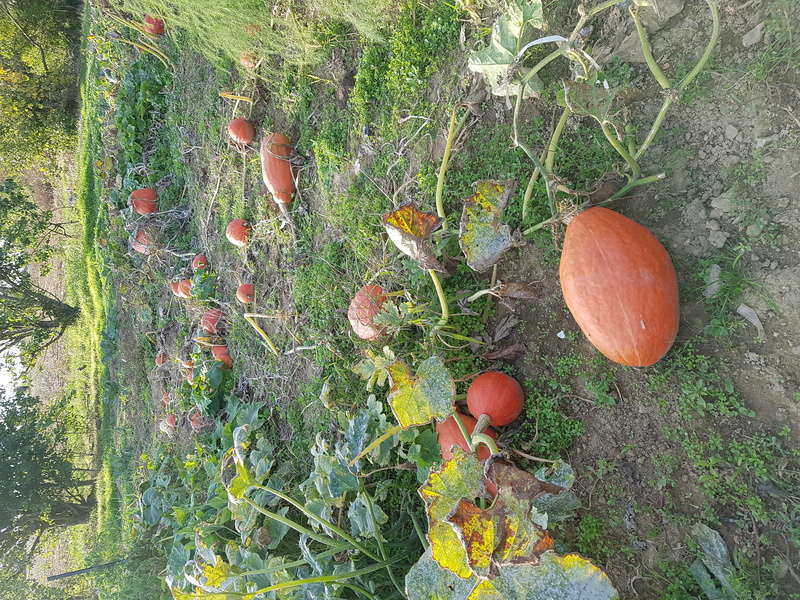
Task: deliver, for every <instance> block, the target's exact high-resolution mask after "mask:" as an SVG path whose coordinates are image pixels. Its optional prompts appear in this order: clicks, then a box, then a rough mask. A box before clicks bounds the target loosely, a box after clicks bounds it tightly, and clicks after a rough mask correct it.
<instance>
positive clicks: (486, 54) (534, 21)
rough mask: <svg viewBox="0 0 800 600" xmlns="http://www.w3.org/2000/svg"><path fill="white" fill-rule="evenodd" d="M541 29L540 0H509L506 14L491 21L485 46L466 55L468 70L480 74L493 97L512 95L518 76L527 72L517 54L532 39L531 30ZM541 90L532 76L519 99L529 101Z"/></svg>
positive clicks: (541, 87)
mask: <svg viewBox="0 0 800 600" xmlns="http://www.w3.org/2000/svg"><path fill="white" fill-rule="evenodd" d="M543 27H544V16H543V8H542V0H512V1H511V2H510V3H509V7H508V12H506V13H505V14H503V15H500V17H498V18H497V20H496V21H495V23H494V26H493V27H492V37H491V40H490V41H489V45H488V46H487V47H486V48H484V49H483V50H478V51H476V52H473V53H472V54H471V55H470V57H469V69H470V71H473V72H475V73H482V74H483V75H484V76H485V77H486V80H487V82H488V83H489V87H490V88H491V90H492V93H493V94H494V95H495V96H516V95H517V94H519V92H520V88H521V83H520V82H521V79H522V77H524V76H525V75H526V74H527V73H528V72H529V71H530V69H528V68H526V67H522V66H520V65H519V63H518V60H519V54H520V51H521V50H522V49H523V47H524V46H525V45H526V44H527V43H528V42H529V41H531V40H532V39H533V34H534V31H535V30H537V29H542V28H543ZM542 89H544V84H543V83H542V80H541V79H539V77H538V76H537V75H534V76H533V77H531V78H530V80H529V81H528V82H527V84H526V86H525V91H524V93H523V97H524V98H530V97H532V96H534V95H537V94H538V92H540V91H541V90H542Z"/></svg>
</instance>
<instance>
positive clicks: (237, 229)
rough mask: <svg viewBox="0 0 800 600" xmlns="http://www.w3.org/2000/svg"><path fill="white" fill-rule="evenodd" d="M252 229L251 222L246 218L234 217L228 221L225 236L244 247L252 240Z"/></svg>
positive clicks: (235, 244) (234, 243)
mask: <svg viewBox="0 0 800 600" xmlns="http://www.w3.org/2000/svg"><path fill="white" fill-rule="evenodd" d="M251 230H252V228H251V227H250V223H248V222H247V221H246V220H245V219H234V220H233V221H231V222H230V223H228V227H227V228H226V229H225V237H226V238H228V241H229V242H230V243H231V244H233V245H234V246H238V247H239V248H243V247H244V246H246V245H247V244H248V242H249V241H250V231H251Z"/></svg>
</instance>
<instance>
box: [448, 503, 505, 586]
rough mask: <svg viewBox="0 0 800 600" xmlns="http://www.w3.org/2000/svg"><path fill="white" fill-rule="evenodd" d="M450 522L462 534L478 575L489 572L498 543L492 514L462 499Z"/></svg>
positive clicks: (471, 564) (470, 561) (470, 563)
mask: <svg viewBox="0 0 800 600" xmlns="http://www.w3.org/2000/svg"><path fill="white" fill-rule="evenodd" d="M448 521H449V522H450V523H452V524H453V525H455V526H456V529H457V531H458V532H460V534H461V541H462V543H463V545H464V547H465V548H466V551H467V558H468V559H469V565H470V567H472V569H473V571H475V573H476V574H477V575H482V574H484V573H486V572H488V570H489V566H490V565H491V562H492V554H493V553H494V548H495V543H496V540H495V522H494V519H492V515H491V513H490V512H489V511H485V510H481V509H480V508H478V507H477V506H475V505H474V504H473V503H472V502H467V501H466V500H463V499H462V500H461V502H459V503H458V507H457V508H456V510H455V512H454V513H453V514H452V515H451V516H450V518H448Z"/></svg>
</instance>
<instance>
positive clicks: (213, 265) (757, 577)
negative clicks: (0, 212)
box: [20, 0, 800, 600]
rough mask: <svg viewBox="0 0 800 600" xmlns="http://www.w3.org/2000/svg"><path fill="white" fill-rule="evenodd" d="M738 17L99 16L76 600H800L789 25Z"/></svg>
mask: <svg viewBox="0 0 800 600" xmlns="http://www.w3.org/2000/svg"><path fill="white" fill-rule="evenodd" d="M735 4H737V3H735V2H728V1H726V0H719V1H715V0H709V1H707V2H698V3H685V2H665V1H661V2H658V1H657V0H653V1H650V0H636V1H633V0H624V1H622V0H621V1H609V2H585V3H580V2H577V1H576V2H538V1H536V0H508V1H503V2H500V1H498V2H493V1H482V2H477V1H470V2H455V3H449V2H418V1H414V0H412V1H408V2H401V3H396V4H392V5H390V4H387V3H381V2H375V3H361V2H346V3H336V6H334V5H333V3H328V2H322V1H319V2H307V3H306V2H303V3H300V2H280V3H268V6H267V7H266V8H265V6H266V5H264V3H248V2H237V3H233V4H231V3H224V6H223V3H219V2H212V1H211V0H208V1H207V2H203V3H200V4H196V3H187V2H179V1H169V2H167V1H164V0H141V1H140V0H120V1H114V2H111V3H105V2H104V3H98V4H92V3H90V4H89V5H87V7H86V8H85V13H84V17H85V20H84V37H85V38H86V48H85V50H84V61H85V65H84V72H85V74H84V79H83V83H82V90H81V92H82V96H83V98H82V111H83V115H82V129H81V151H80V161H79V169H78V172H79V177H80V179H79V180H80V187H79V188H78V189H77V203H78V208H79V210H77V211H76V215H77V218H78V219H79V220H80V222H81V223H80V225H81V228H82V231H81V232H80V236H79V237H78V238H76V239H75V240H74V241H69V242H68V248H69V251H68V254H69V256H70V259H69V261H68V273H69V275H70V284H69V287H68V291H67V293H66V298H65V301H66V302H69V303H70V304H71V305H75V306H77V307H78V309H79V311H80V312H79V316H78V317H77V319H78V320H77V322H76V323H77V324H74V325H72V328H71V329H68V330H67V333H65V336H64V337H65V338H66V339H65V340H63V341H62V340H59V341H57V342H54V347H57V346H59V345H60V344H62V343H64V344H68V345H69V348H70V350H71V352H70V357H69V361H68V362H69V369H70V370H71V371H72V372H73V374H74V375H73V379H72V380H71V382H70V383H69V389H70V390H71V393H72V394H73V400H72V402H73V404H76V405H83V403H84V399H85V404H86V406H88V409H87V411H88V414H87V418H88V420H89V422H90V423H91V425H90V427H89V428H87V430H89V431H91V432H92V433H89V434H87V435H86V436H84V437H88V438H90V439H89V440H88V441H87V440H85V439H80V436H78V435H77V431H75V432H70V433H69V434H68V438H69V440H70V441H69V444H68V445H72V444H74V445H75V447H76V448H78V447H79V445H80V444H83V443H88V444H89V446H90V448H89V450H88V451H89V452H91V453H93V452H94V451H95V450H96V452H97V459H96V461H95V462H94V463H93V464H91V465H86V468H89V466H91V467H92V468H93V469H94V470H95V471H96V473H93V477H94V476H96V489H95V492H94V494H92V496H91V500H92V502H94V501H95V500H96V504H97V507H96V510H95V512H94V513H93V514H92V527H91V529H90V531H88V532H87V531H85V530H82V531H83V533H81V534H77V533H75V534H72V535H74V536H75V537H74V538H72V539H73V544H72V546H70V547H73V546H74V547H77V548H78V550H75V551H74V554H75V556H74V557H73V558H72V559H71V560H70V562H69V563H68V564H64V562H62V563H60V564H62V565H64V566H63V568H61V569H60V570H61V571H64V570H70V569H72V568H84V567H90V566H97V565H104V564H109V566H108V567H107V568H105V569H98V570H94V571H90V572H89V573H88V574H85V575H80V576H77V577H75V578H68V579H67V580H66V581H67V582H69V585H71V586H72V587H65V588H63V589H64V590H65V591H64V597H66V595H67V593H68V592H69V593H72V592H75V593H76V594H78V593H87V594H95V595H96V596H97V597H102V598H143V597H147V598H158V597H161V598H170V597H172V598H187V599H188V598H254V599H255V598H315V599H316V598H500V597H502V598H536V599H539V598H542V599H543V598H571V597H575V598H588V597H592V598H633V597H637V598H647V599H653V600H662V599H689V598H781V599H782V598H793V597H797V589H798V586H800V582H798V574H797V569H796V567H795V566H794V565H795V564H796V559H797V557H798V552H800V540H798V535H797V530H798V522H797V518H798V515H797V510H796V505H797V501H798V498H797V491H796V490H797V484H798V483H800V482H798V472H799V470H798V464H800V455H798V450H797V440H796V434H797V418H796V416H797V413H796V410H797V393H796V389H797V381H798V377H800V374H799V373H798V372H797V368H796V364H794V363H793V362H792V360H790V357H791V356H794V355H795V354H796V352H795V346H796V342H793V341H792V336H791V333H792V332H796V331H797V326H798V324H797V322H796V319H795V318H794V316H793V313H792V311H791V306H792V302H793V298H796V285H794V284H793V283H792V282H793V281H794V279H793V275H794V274H796V267H797V263H796V260H795V259H794V258H793V257H794V255H793V254H792V252H790V251H789V250H788V249H789V248H791V244H792V240H796V239H797V230H796V221H795V220H793V219H794V216H795V215H796V209H795V208H794V205H793V204H792V203H791V201H786V202H785V199H787V198H789V197H790V188H789V187H788V186H789V184H788V183H787V182H786V181H784V180H783V179H781V177H779V176H778V175H776V174H777V173H780V172H783V173H789V174H791V173H794V172H795V171H797V170H798V169H800V167H797V168H794V166H795V162H793V161H795V160H796V156H797V147H798V146H797V140H798V135H797V132H796V131H794V130H793V129H792V125H791V124H792V123H793V117H792V114H793V113H792V111H791V110H789V108H788V106H789V103H788V102H787V98H789V97H791V94H792V93H793V92H792V91H791V90H792V86H793V85H795V83H796V80H794V79H792V78H793V77H796V75H797V69H796V67H797V65H796V64H794V62H793V61H792V56H793V54H792V52H793V47H792V44H793V42H792V40H793V39H794V38H793V35H794V34H795V33H796V28H795V27H794V26H793V24H792V23H793V21H792V20H791V18H790V16H791V15H793V14H795V12H796V10H795V7H793V6H791V5H787V4H786V3H785V2H783V1H782V0H775V1H771V2H767V1H766V0H765V1H764V2H754V3H752V6H753V9H752V16H751V15H750V14H749V13H750V11H749V10H746V9H744V8H740V7H739V6H738V5H736V6H734V5H735ZM745 13H748V15H745ZM754 15H758V17H757V18H758V19H759V20H758V21H757V22H752V18H756V17H755V16H754ZM759 27H760V29H759ZM754 28H755V29H754ZM421 32H424V33H425V35H420V33H421ZM739 34H741V35H739ZM759 35H760V36H762V37H761V38H759V40H758V41H756V42H754V43H753V44H750V42H751V41H752V40H753V39H755V38H756V37H758V36H759ZM742 37H744V38H746V39H745V40H744V41H741V40H740V38H742ZM762 41H763V47H762V46H760V45H759V44H761V43H762ZM748 44H750V45H748ZM762 50H763V53H764V54H763V55H762V54H761V51H762ZM765 78H766V80H767V81H769V82H770V86H771V87H769V86H768V87H766V88H764V89H767V90H768V92H769V91H770V90H771V92H769V93H775V94H777V95H778V96H780V97H779V98H777V100H776V99H775V98H768V99H765V98H764V97H763V96H758V98H759V100H758V101H759V102H760V103H762V105H763V104H764V103H766V104H770V103H771V104H770V108H764V109H763V114H762V112H759V113H758V114H757V115H750V118H751V121H752V128H753V130H752V132H751V131H750V129H747V128H746V127H747V126H745V125H743V123H745V122H746V119H745V118H744V117H743V115H744V111H745V110H746V108H745V106H746V105H753V103H754V102H755V100H753V101H752V102H744V101H743V99H744V98H745V97H747V98H750V97H749V96H746V94H754V95H755V96H757V95H758V94H759V93H761V92H756V91H755V90H762V87H759V86H763V83H760V82H763V81H764V79H765ZM775 90H779V91H778V92H776V91H775ZM712 97H713V98H714V99H715V101H717V102H722V103H723V105H724V106H725V107H726V108H725V109H723V110H727V111H730V112H731V114H735V115H737V117H738V118H739V120H738V121H736V122H734V123H730V122H729V121H728V120H726V119H727V116H725V115H724V114H723V112H721V111H717V110H716V109H715V108H714V109H712V108H711V106H712V104H711V103H710V101H709V98H712ZM731 98H736V99H737V101H742V102H741V106H739V105H737V106H736V107H735V108H734V106H733V104H734V103H733V101H732V100H731ZM784 109H785V110H784ZM747 110H749V109H747ZM764 115H769V117H770V119H767V118H766V117H765V116H764ZM762 121H764V122H762ZM766 121H769V122H766ZM706 122H710V123H713V124H714V127H716V128H717V129H719V131H720V132H721V133H719V135H721V136H722V139H723V140H726V141H725V143H717V142H711V141H709V140H707V139H705V138H704V137H703V136H706V137H707V138H709V139H712V138H713V136H714V135H717V134H716V133H711V132H712V129H711V126H709V129H708V130H706V129H704V126H705V123H706ZM747 122H750V121H747ZM720 123H724V124H723V125H719V124H720ZM718 125H719V126H718ZM726 125H731V127H733V128H734V130H735V131H729V130H728V129H729V128H726ZM713 131H716V129H713ZM774 136H777V137H774ZM751 138H752V139H751ZM713 139H714V140H715V139H716V138H713ZM759 144H760V145H759ZM726 147H727V148H731V149H732V148H738V150H737V151H736V152H737V153H738V154H736V156H735V157H733V155H732V154H725V152H724V151H723V150H719V149H720V148H726ZM772 148H775V150H774V151H773V150H772ZM712 149H715V150H712ZM778 149H780V152H778V151H777V150H778ZM747 151H752V153H753V154H752V156H745V152H747ZM699 152H703V154H702V155H700V154H698V155H697V156H695V155H694V154H693V153H699ZM792 157H795V158H792ZM734 159H736V160H737V161H738V162H735V163H734V162H732V161H734ZM728 163H730V164H728ZM789 179H790V180H791V178H789ZM720 244H721V245H720ZM754 255H756V258H753V256H754ZM48 258H49V257H48ZM773 263H775V266H774V267H773ZM637 277H638V279H637ZM45 356H47V355H46V354H45ZM95 428H96V432H95V431H94V430H95ZM95 444H96V448H95V447H94V445H95ZM81 466H83V463H82V465H81ZM56 544H57V537H56V536H55V535H52V534H50V533H48V534H47V535H46V536H45V537H44V538H43V540H42V541H41V542H39V545H38V554H40V555H41V556H42V558H39V559H37V560H39V561H41V562H44V563H46V562H47V561H46V560H45V558H43V557H45V556H48V554H47V553H50V554H49V558H48V560H50V561H53V562H55V561H54V559H53V555H54V554H56V553H55V552H54V551H53V548H55V547H56ZM20 560H22V559H20ZM118 561H122V562H118ZM38 568H39V570H41V567H38ZM45 570H47V572H48V574H50V573H54V572H56V570H58V568H57V567H52V568H50V569H45ZM30 593H35V590H32V591H31V592H30Z"/></svg>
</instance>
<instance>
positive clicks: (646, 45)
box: [628, 4, 672, 90]
mask: <svg viewBox="0 0 800 600" xmlns="http://www.w3.org/2000/svg"><path fill="white" fill-rule="evenodd" d="M628 12H630V13H631V17H632V18H633V23H634V24H635V25H636V33H638V34H639V43H640V44H641V46H642V54H644V60H645V62H646V63H647V66H648V67H649V69H650V72H651V73H652V74H653V77H655V78H656V81H658V85H660V86H661V87H662V88H664V89H665V90H668V89H670V88H671V87H672V83H671V82H670V80H669V79H667V76H666V75H664V71H662V70H661V67H659V66H658V63H657V62H656V59H655V58H654V57H653V48H652V46H651V45H650V38H649V36H648V35H647V29H645V28H644V25H642V19H641V18H639V7H638V6H636V5H635V4H634V5H631V7H630V8H629V9H628Z"/></svg>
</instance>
